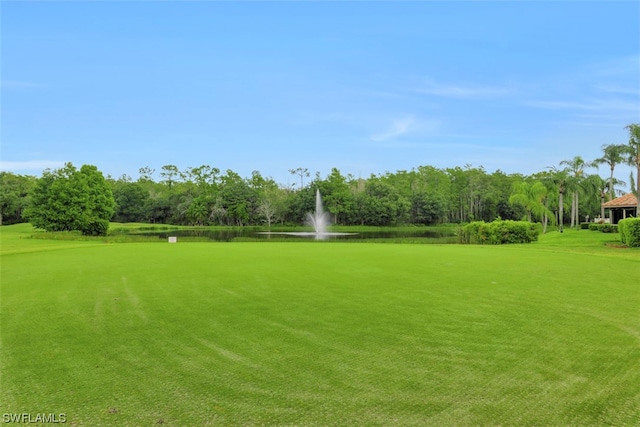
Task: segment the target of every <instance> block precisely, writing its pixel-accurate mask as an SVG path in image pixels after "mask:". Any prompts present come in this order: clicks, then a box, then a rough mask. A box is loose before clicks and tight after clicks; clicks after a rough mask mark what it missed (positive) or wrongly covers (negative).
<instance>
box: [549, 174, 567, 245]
mask: <svg viewBox="0 0 640 427" xmlns="http://www.w3.org/2000/svg"><path fill="white" fill-rule="evenodd" d="M549 169H551V171H550V173H551V178H550V179H551V182H552V183H553V186H554V187H555V188H556V189H557V191H558V219H557V224H558V231H560V232H561V233H562V232H563V231H564V230H563V226H564V193H566V191H567V178H568V175H569V173H568V171H567V169H566V168H563V169H560V168H557V167H555V166H551V167H550V168H549Z"/></svg>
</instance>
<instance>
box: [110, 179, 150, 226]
mask: <svg viewBox="0 0 640 427" xmlns="http://www.w3.org/2000/svg"><path fill="white" fill-rule="evenodd" d="M113 196H114V198H115V201H116V211H115V214H114V216H113V221H116V222H144V221H146V219H147V218H146V217H147V215H146V214H147V212H146V207H147V204H148V201H149V192H148V191H147V190H145V189H144V188H143V187H142V185H140V184H139V183H137V182H121V183H119V185H116V186H115V189H114V190H113Z"/></svg>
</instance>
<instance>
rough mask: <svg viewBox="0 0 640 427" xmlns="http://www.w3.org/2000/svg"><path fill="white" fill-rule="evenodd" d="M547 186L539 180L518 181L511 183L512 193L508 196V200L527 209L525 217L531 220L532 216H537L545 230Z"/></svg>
mask: <svg viewBox="0 0 640 427" xmlns="http://www.w3.org/2000/svg"><path fill="white" fill-rule="evenodd" d="M547 192H548V191H547V188H546V187H545V186H544V184H543V183H542V182H540V181H532V182H528V181H520V182H516V183H515V184H514V185H513V193H512V194H511V196H510V197H509V202H510V203H513V204H519V205H522V206H523V207H524V208H525V210H526V211H527V219H528V220H529V222H532V220H533V216H534V215H535V216H538V217H539V218H540V221H541V222H542V223H543V224H544V229H545V230H544V231H546V225H547V224H546V217H547V215H548V208H547V206H546V203H545V202H546V198H547Z"/></svg>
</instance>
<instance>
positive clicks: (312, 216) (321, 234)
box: [260, 190, 357, 240]
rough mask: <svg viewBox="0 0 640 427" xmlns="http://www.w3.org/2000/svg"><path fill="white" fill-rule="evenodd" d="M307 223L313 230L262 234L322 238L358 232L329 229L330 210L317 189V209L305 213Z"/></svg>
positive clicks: (266, 232) (265, 232)
mask: <svg viewBox="0 0 640 427" xmlns="http://www.w3.org/2000/svg"><path fill="white" fill-rule="evenodd" d="M305 224H306V225H308V226H311V227H313V231H311V232H309V231H289V232H277V231H275V232H271V231H264V232H261V233H260V234H286V235H289V236H302V237H314V238H315V239H318V240H321V239H326V238H328V237H331V236H348V235H351V234H357V233H334V232H329V231H327V227H328V226H329V224H330V221H329V212H325V211H324V208H323V206H322V197H321V196H320V190H316V210H315V211H314V212H308V213H307V214H306V215H305Z"/></svg>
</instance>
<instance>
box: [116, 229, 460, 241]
mask: <svg viewBox="0 0 640 427" xmlns="http://www.w3.org/2000/svg"><path fill="white" fill-rule="evenodd" d="M127 234H136V235H144V236H157V237H158V239H163V240H166V239H167V238H168V237H169V236H176V237H178V241H180V238H181V237H182V238H186V240H196V239H197V240H212V241H218V242H230V241H233V240H245V239H246V240H268V239H275V238H277V239H279V240H285V239H297V240H300V239H314V238H315V237H316V234H315V233H314V232H301V233H298V232H288V231H281V232H280V231H274V232H265V231H264V229H261V228H258V227H246V228H233V229H207V228H202V229H186V230H130V231H128V232H127ZM371 239H378V240H396V239H416V240H418V239H419V240H420V241H423V240H424V241H425V243H431V242H430V241H432V242H433V243H456V242H457V238H456V237H455V235H454V233H453V230H451V231H450V232H443V231H434V230H425V229H420V228H416V229H415V230H398V231H395V230H384V231H358V232H357V233H327V235H326V236H324V240H350V241H360V240H371Z"/></svg>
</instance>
